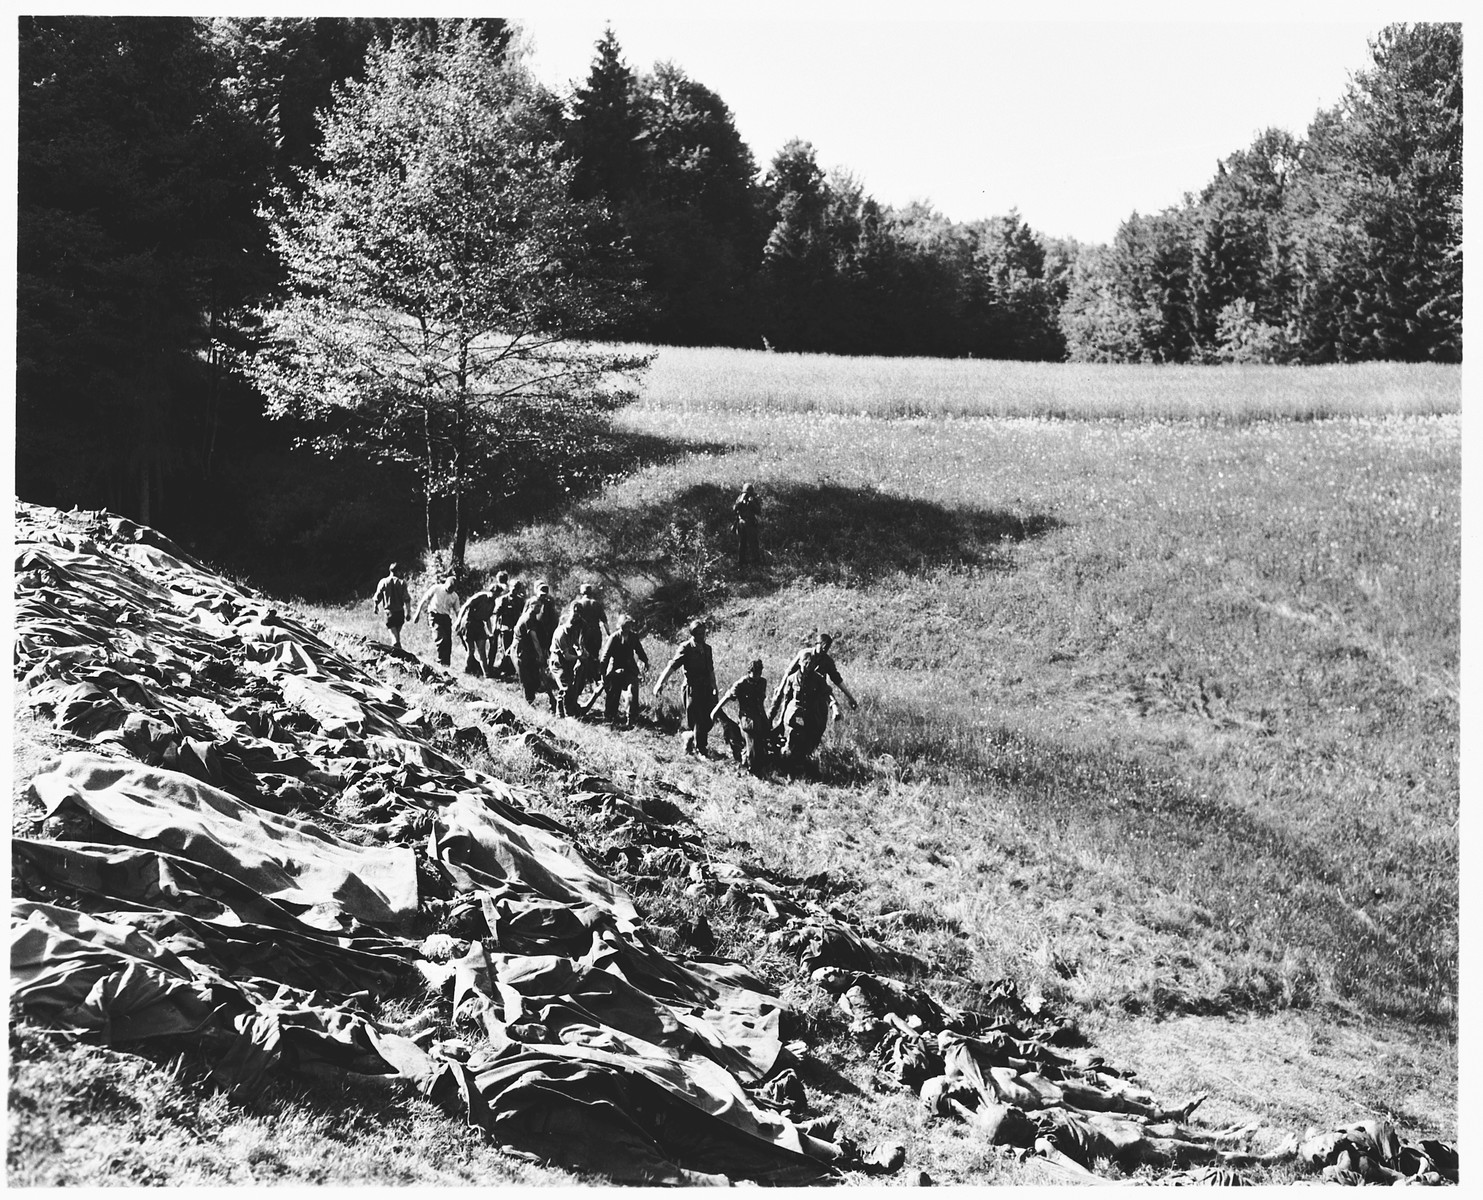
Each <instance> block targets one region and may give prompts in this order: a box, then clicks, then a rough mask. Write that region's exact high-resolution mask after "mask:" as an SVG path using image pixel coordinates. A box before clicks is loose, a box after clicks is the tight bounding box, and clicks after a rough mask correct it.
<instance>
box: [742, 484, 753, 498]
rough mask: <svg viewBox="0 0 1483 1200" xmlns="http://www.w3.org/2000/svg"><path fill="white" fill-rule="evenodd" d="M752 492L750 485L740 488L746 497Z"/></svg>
mask: <svg viewBox="0 0 1483 1200" xmlns="http://www.w3.org/2000/svg"><path fill="white" fill-rule="evenodd" d="M752 490H753V489H752V485H751V484H750V483H749V484H747V485H746V487H744V488H742V491H743V492H745V493H746V494H747V495H748V496H750V495H751V494H752Z"/></svg>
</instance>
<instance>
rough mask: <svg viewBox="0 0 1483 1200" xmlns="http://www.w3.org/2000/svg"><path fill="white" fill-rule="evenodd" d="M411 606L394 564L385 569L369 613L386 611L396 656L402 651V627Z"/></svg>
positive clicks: (387, 625)
mask: <svg viewBox="0 0 1483 1200" xmlns="http://www.w3.org/2000/svg"><path fill="white" fill-rule="evenodd" d="M411 605H412V594H411V593H410V592H408V591H407V581H406V580H405V579H403V578H402V576H401V571H400V569H399V568H398V566H397V564H396V563H392V564H391V566H389V567H387V569H386V578H385V579H383V580H382V581H381V582H380V583H378V584H377V585H376V595H375V598H374V599H373V600H372V602H371V611H372V612H380V611H381V609H383V608H384V609H386V628H388V629H389V630H391V640H392V645H394V646H395V647H396V652H397V653H398V654H405V653H406V651H404V650H403V649H402V626H403V625H405V624H406V623H407V609H408V608H410V607H411Z"/></svg>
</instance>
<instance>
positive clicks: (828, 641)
mask: <svg viewBox="0 0 1483 1200" xmlns="http://www.w3.org/2000/svg"><path fill="white" fill-rule="evenodd" d="M832 645H834V636H833V635H832V634H828V633H821V634H819V637H818V646H819V649H820V650H827V649H829V647H830V646H832Z"/></svg>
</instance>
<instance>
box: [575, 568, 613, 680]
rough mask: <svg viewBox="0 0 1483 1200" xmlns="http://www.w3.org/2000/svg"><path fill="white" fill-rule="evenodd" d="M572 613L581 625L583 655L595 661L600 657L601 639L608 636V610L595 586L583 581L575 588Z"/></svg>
mask: <svg viewBox="0 0 1483 1200" xmlns="http://www.w3.org/2000/svg"><path fill="white" fill-rule="evenodd" d="M572 614H573V615H574V616H575V617H576V618H577V620H578V621H579V622H580V623H581V626H582V646H583V649H584V651H585V657H587V658H590V659H592V660H593V661H594V662H597V661H598V660H600V659H601V658H602V646H603V639H604V638H605V637H607V636H608V634H609V630H608V612H607V609H605V608H603V606H602V599H601V597H600V596H599V595H598V591H597V588H596V587H594V586H593V585H592V584H590V583H584V584H583V585H582V586H581V587H579V588H578V589H577V598H576V599H575V600H573V601H572Z"/></svg>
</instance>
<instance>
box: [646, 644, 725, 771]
mask: <svg viewBox="0 0 1483 1200" xmlns="http://www.w3.org/2000/svg"><path fill="white" fill-rule="evenodd" d="M705 635H706V627H705V622H704V621H695V622H693V623H692V624H691V626H690V639H689V641H687V642H685V644H684V645H682V646H681V647H680V648H679V650H678V651H676V652H675V656H674V657H673V658H672V659H670V660H669V665H668V666H667V667H665V668H664V673H663V674H661V675H660V676H659V682H658V683H656V684H655V685H654V698H655V699H656V700H657V699H658V698H659V693H660V692H662V691H663V690H664V685H665V684H666V683H668V682H669V677H670V676H671V675H672V674H674V672H675V669H676V668H678V667H684V669H685V730H686V733H685V753H687V754H698V755H699V756H700V757H701V758H708V757H710V755H709V753H708V752H707V750H706V737H707V735H708V734H709V733H710V730H711V710H712V709H713V708H714V707H715V704H716V664H715V660H714V659H713V658H712V656H711V648H710V647H709V646H707V645H706V643H705Z"/></svg>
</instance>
